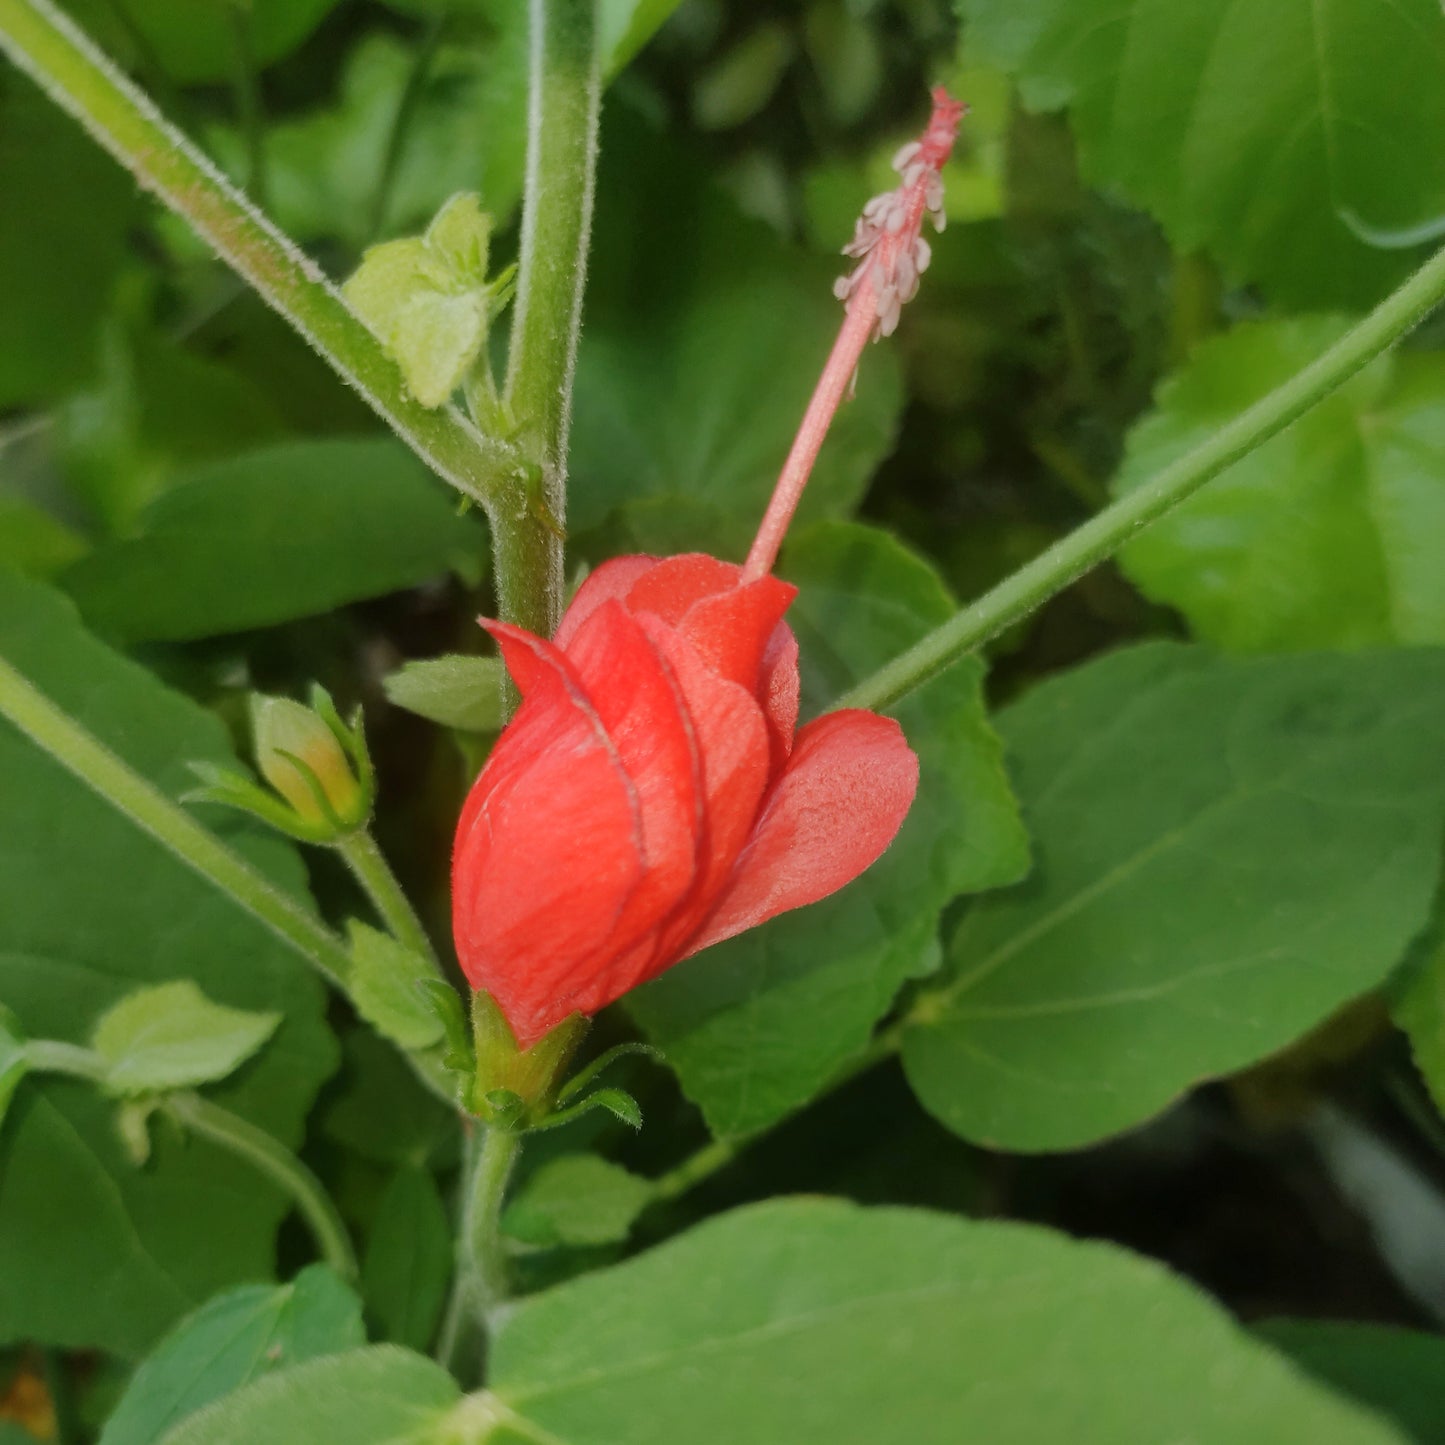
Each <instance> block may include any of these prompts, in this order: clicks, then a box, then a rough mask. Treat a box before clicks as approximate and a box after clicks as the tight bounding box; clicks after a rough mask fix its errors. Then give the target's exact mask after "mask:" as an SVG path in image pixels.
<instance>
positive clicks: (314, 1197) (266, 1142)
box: [161, 1094, 357, 1280]
mask: <svg viewBox="0 0 1445 1445" xmlns="http://www.w3.org/2000/svg"><path fill="white" fill-rule="evenodd" d="M161 1108H162V1109H163V1110H164V1111H165V1112H166V1113H167V1114H169V1115H170V1116H171V1117H172V1118H173V1119H175V1120H176V1121H177V1122H178V1123H179V1124H181V1125H182V1126H183V1127H184V1128H186V1129H188V1130H189V1131H190V1132H191V1133H193V1134H198V1135H200V1136H201V1138H203V1139H209V1140H210V1141H211V1143H213V1144H217V1145H219V1146H220V1147H221V1148H222V1149H224V1150H226V1151H227V1152H228V1153H230V1154H234V1155H236V1156H237V1158H240V1159H244V1160H245V1161H246V1162H247V1163H248V1164H250V1165H252V1166H253V1167H255V1168H256V1169H258V1170H259V1171H260V1172H261V1173H262V1174H264V1175H266V1177H267V1178H268V1179H270V1180H271V1181H272V1182H273V1183H275V1184H277V1185H279V1186H280V1188H281V1189H282V1190H283V1191H284V1192H285V1194H286V1196H287V1198H289V1199H290V1200H291V1201H292V1203H293V1204H295V1206H296V1209H297V1211H298V1212H299V1213H300V1215H301V1217H302V1218H303V1219H304V1220H305V1221H306V1224H307V1227H308V1228H309V1229H310V1230H311V1233H312V1235H313V1237H314V1238H315V1240H316V1245H317V1248H318V1249H319V1250H320V1251H321V1257H322V1258H323V1259H324V1260H325V1261H326V1262H327V1264H329V1265H330V1266H331V1267H332V1269H334V1270H335V1271H336V1272H337V1274H339V1275H340V1276H341V1277H342V1278H343V1279H346V1280H355V1279H356V1277H357V1268H356V1255H355V1252H354V1251H353V1250H352V1247H351V1237H350V1236H349V1235H348V1234H347V1232H346V1225H345V1224H343V1223H342V1220H341V1216H340V1215H339V1214H338V1213H337V1212H336V1206H335V1205H334V1204H333V1203H332V1202H331V1198H330V1196H329V1195H328V1194H327V1192H326V1190H325V1189H324V1188H323V1187H322V1185H321V1181H320V1180H319V1179H317V1177H316V1176H315V1175H314V1174H313V1173H312V1172H311V1171H310V1170H309V1169H308V1168H307V1167H306V1166H305V1165H304V1164H303V1163H302V1162H301V1161H300V1160H299V1159H298V1158H297V1157H296V1156H295V1155H294V1154H293V1153H292V1152H291V1151H290V1150H289V1149H287V1148H285V1147H284V1146H283V1145H281V1144H279V1143H277V1141H276V1140H275V1139H273V1138H272V1137H271V1135H269V1134H268V1133H267V1132H266V1131H265V1130H264V1129H258V1128H257V1127H256V1126H255V1125H254V1124H252V1123H250V1122H248V1121H247V1120H245V1119H243V1118H241V1116H240V1115H239V1114H233V1113H231V1111H230V1110H229V1109H223V1108H221V1107H220V1105H218V1104H213V1103H211V1102H210V1100H209V1099H203V1098H201V1096H200V1095H199V1094H171V1095H168V1096H167V1098H166V1099H165V1101H164V1102H163V1103H162V1105H161Z"/></svg>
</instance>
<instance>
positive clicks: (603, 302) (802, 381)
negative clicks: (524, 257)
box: [568, 111, 902, 556]
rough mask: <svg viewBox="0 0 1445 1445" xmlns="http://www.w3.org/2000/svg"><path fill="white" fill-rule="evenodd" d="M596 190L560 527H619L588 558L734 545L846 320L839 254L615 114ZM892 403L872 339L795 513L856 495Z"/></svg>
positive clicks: (892, 413) (753, 516)
mask: <svg viewBox="0 0 1445 1445" xmlns="http://www.w3.org/2000/svg"><path fill="white" fill-rule="evenodd" d="M598 195H599V198H600V200H599V206H598V220H597V234H596V241H595V246H594V255H593V261H592V265H591V268H590V276H589V290H588V297H589V300H588V312H587V326H586V329H585V330H584V332H583V336H582V343H581V347H580V349H579V352H578V364H577V365H578V370H577V390H576V410H575V418H574V426H573V437H572V462H571V472H572V476H573V479H574V480H573V487H572V495H571V498H570V502H569V506H570V511H569V514H568V525H569V527H571V528H572V530H573V531H574V532H578V533H582V532H589V531H592V530H593V529H596V528H599V527H601V526H602V525H603V524H604V523H605V522H608V521H609V519H610V521H611V523H612V526H613V529H614V530H615V531H616V533H617V535H616V536H613V535H612V534H611V533H609V534H608V535H607V538H606V541H607V545H606V546H605V547H604V546H602V545H600V544H599V545H597V546H595V547H594V548H593V549H592V551H593V555H597V556H602V555H609V554H610V553H612V552H615V551H619V550H623V549H624V548H625V547H629V546H630V547H632V549H633V550H638V549H640V550H643V551H655V552H670V551H681V550H686V549H688V548H689V547H692V548H698V547H701V548H702V549H703V550H705V551H708V552H712V553H715V554H716V555H719V556H741V555H742V554H743V553H744V552H746V550H747V546H748V543H749V541H750V540H751V538H752V535H753V533H754V531H755V530H756V528H757V524H758V520H759V518H760V517H761V516H762V514H763V508H764V507H765V505H766V504H767V499H768V497H769V495H770V493H771V490H772V486H773V483H774V481H775V480H776V478H777V475H778V472H779V470H780V469H781V467H782V464H783V461H784V460H785V458H786V457H787V454H788V449H789V447H790V445H791V443H792V439H793V435H794V433H795V432H796V430H797V427H798V423H799V422H800V421H801V420H802V416H803V411H804V408H805V407H806V405H807V402H808V398H809V396H810V395H811V394H812V390H813V386H814V384H815V383H816V380H817V377H818V374H819V372H820V371H821V370H822V367H823V363H824V362H825V361H826V360H827V357H828V352H829V349H830V348H831V346H832V343H833V339H834V337H835V335H836V334H837V331H838V328H839V326H840V325H841V323H842V320H843V310H842V307H841V306H840V305H839V303H838V302H837V301H836V300H835V299H834V297H833V291H832V283H833V280H834V278H835V277H836V276H837V275H839V274H840V273H841V271H842V270H843V263H842V261H841V259H840V260H839V261H837V262H836V263H834V262H831V261H819V260H817V259H815V258H811V257H807V256H804V255H803V254H801V253H799V252H797V251H795V250H793V249H792V248H790V247H789V246H787V245H786V244H785V243H784V242H783V241H782V240H780V239H779V237H778V236H777V235H776V234H775V233H774V232H773V231H771V230H770V229H768V228H767V227H766V226H764V225H763V224H762V223H761V222H758V221H753V220H749V219H746V218H745V217H744V216H743V215H742V214H741V213H740V212H739V211H738V210H737V209H736V207H735V206H734V205H733V203H732V201H731V200H730V199H728V198H727V197H726V196H724V195H723V194H722V193H721V192H720V191H717V190H715V189H713V188H712V187H711V186H710V184H709V183H708V180H707V178H706V172H705V169H704V168H703V167H702V166H700V165H699V164H698V163H697V162H696V160H695V159H693V158H692V157H690V156H688V155H687V154H686V153H682V152H678V151H675V150H674V149H672V148H670V147H669V146H668V145H667V144H666V143H665V142H664V140H663V138H662V137H660V136H659V135H656V134H654V133H652V132H651V131H649V130H647V129H646V128H645V127H644V126H643V125H642V123H641V122H640V121H638V120H636V119H635V118H633V117H629V116H628V115H627V114H626V113H625V112H620V111H619V112H618V114H617V115H616V116H615V117H614V123H613V127H612V129H611V130H610V131H609V132H608V134H606V135H605V136H604V138H603V147H602V175H601V179H600V181H599V186H598ZM866 199H867V197H866V196H864V195H860V196H859V197H858V204H859V206H860V207H861V205H862V203H863V202H864V201H865V200H866ZM841 239H842V238H840V244H841ZM901 404H902V387H901V383H900V375H899V367H898V360H897V357H896V355H895V353H894V350H893V349H892V348H889V347H886V346H880V347H875V348H871V349H870V350H869V352H868V354H867V355H866V356H865V358H864V360H863V364H862V368H861V371H860V374H859V378H858V394H857V396H856V397H855V398H854V400H852V401H850V402H849V403H848V404H847V405H846V406H845V407H843V409H842V410H841V411H840V412H839V414H838V419H837V421H836V422H835V423H834V425H833V428H832V431H831V432H830V434H829V437H828V440H827V441H826V442H825V443H824V446H823V450H822V454H821V456H820V457H819V461H818V466H817V468H816V469H815V471H814V473H813V476H812V480H811V481H810V482H809V484H808V490H807V492H806V493H805V494H804V497H803V502H802V508H801V512H800V516H801V519H802V521H803V523H804V524H806V523H807V522H808V521H810V520H817V519H818V518H821V517H824V516H829V515H835V514H839V513H843V512H846V511H848V510H850V509H851V508H852V507H853V505H854V504H855V503H856V502H857V501H858V500H859V498H860V497H861V496H862V493H863V489H864V487H865V486H866V485H867V482H868V480H869V478H870V477H871V475H872V473H873V471H874V469H875V468H876V467H877V466H878V464H879V462H881V461H882V460H883V458H884V457H885V456H887V454H888V452H889V451H890V450H891V449H892V446H893V437H894V431H895V428H896V426H897V422H898V417H899V412H900V408H901Z"/></svg>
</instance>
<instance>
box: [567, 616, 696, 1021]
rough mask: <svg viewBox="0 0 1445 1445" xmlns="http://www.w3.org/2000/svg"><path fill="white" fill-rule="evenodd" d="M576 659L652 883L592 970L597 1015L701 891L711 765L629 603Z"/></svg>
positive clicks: (587, 627)
mask: <svg viewBox="0 0 1445 1445" xmlns="http://www.w3.org/2000/svg"><path fill="white" fill-rule="evenodd" d="M567 660H568V662H569V663H570V664H571V665H572V667H573V669H574V670H575V672H576V674H577V677H578V680H579V681H580V682H581V684H582V686H583V688H584V689H585V690H586V692H587V695H588V697H589V698H590V699H591V701H592V705H593V707H594V709H595V710H596V712H597V716H598V718H599V719H600V721H601V723H602V726H603V728H604V729H605V730H606V732H607V735H608V737H610V738H611V740H612V743H613V746H614V747H615V748H616V750H617V756H618V758H619V760H620V762H621V764H622V768H623V770H624V772H626V774H627V776H628V777H629V779H630V780H631V782H632V785H633V789H634V791H635V793H636V796H637V801H638V808H639V812H640V817H641V826H642V856H643V868H644V873H643V877H642V881H641V882H640V883H639V885H638V887H637V889H636V891H635V892H634V893H633V895H632V897H631V898H630V899H629V900H628V902H627V906H626V907H625V908H624V909H623V911H622V914H621V916H620V918H619V919H618V922H617V926H616V928H615V929H614V930H613V933H612V935H611V936H610V937H609V939H608V940H607V942H606V943H605V944H604V945H603V948H602V951H601V953H600V954H599V956H598V957H597V958H596V959H595V960H593V961H592V963H591V969H590V971H591V972H593V974H594V977H593V978H592V979H590V980H589V982H588V983H587V984H586V986H585V995H586V998H587V1000H588V1004H587V1005H583V1004H580V1003H579V1007H582V1011H583V1012H584V1013H591V1012H595V1011H596V1009H597V1008H601V1007H602V1006H603V1005H604V1004H606V1003H610V1002H611V1001H612V999H614V998H617V997H620V996H621V995H622V994H623V993H626V992H627V991H628V989H630V988H632V987H633V986H634V985H635V983H636V979H635V977H632V976H631V973H630V971H629V965H628V962H627V958H626V957H625V955H626V954H627V952H628V951H629V950H631V949H632V947H633V945H634V944H636V943H637V942H638V941H639V940H640V939H641V938H642V937H643V935H644V934H646V933H648V932H649V931H650V930H652V929H653V928H655V927H656V926H657V924H658V923H659V922H660V921H661V920H662V919H663V917H664V916H665V915H666V914H667V913H669V912H670V911H671V910H672V909H673V908H675V907H676V906H677V904H678V903H680V902H681V901H682V899H683V898H684V897H685V896H686V895H687V894H688V893H689V892H690V891H691V889H692V886H693V881H694V877H695V875H696V873H697V867H698V855H699V849H700V847H701V842H702V836H703V828H704V783H703V761H702V757H701V754H700V751H699V747H698V742H697V739H696V736H695V735H694V732H693V726H692V719H691V715H690V713H689V712H688V710H687V706H686V702H685V700H684V697H683V693H682V689H681V687H680V686H679V684H678V682H677V680H676V678H675V677H674V676H673V673H672V668H671V667H670V666H669V665H668V663H667V662H666V661H665V660H664V659H663V657H662V655H661V654H660V653H659V652H658V650H657V648H656V647H655V646H654V645H653V643H652V641H651V639H650V638H649V637H648V635H647V633H646V632H645V631H644V630H643V628H642V626H641V624H640V623H639V622H638V620H637V619H636V618H634V617H633V616H632V615H631V614H630V613H628V612H627V611H626V610H625V609H624V608H623V607H622V606H621V604H620V603H618V602H616V601H608V602H605V603H603V605H602V606H601V607H599V608H598V609H597V610H596V611H595V612H593V613H592V615H591V616H590V617H589V618H588V619H587V620H586V622H584V623H583V625H582V627H581V628H580V629H579V630H578V632H577V634H576V636H575V638H574V639H573V642H572V644H571V646H570V647H569V648H568V649H567ZM579 972H583V973H586V972H589V967H588V966H587V965H583V966H582V968H581V969H580V970H579ZM603 994H606V995H608V996H607V997H602V995H603ZM580 997H581V995H579V998H580ZM599 1000H600V1001H599Z"/></svg>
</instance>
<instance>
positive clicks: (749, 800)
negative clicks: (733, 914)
mask: <svg viewBox="0 0 1445 1445" xmlns="http://www.w3.org/2000/svg"><path fill="white" fill-rule="evenodd" d="M638 620H639V622H640V623H641V624H642V626H643V628H644V630H645V631H646V632H647V635H648V636H649V638H651V640H652V642H653V644H654V646H656V648H657V650H658V652H659V653H660V654H661V655H662V657H663V658H664V659H665V660H666V661H667V663H668V665H669V666H670V667H671V669H672V675H673V677H674V678H675V679H676V681H677V685H678V688H679V690H680V691H681V693H682V696H683V701H684V703H685V705H686V708H687V712H688V717H689V719H690V721H691V724H692V731H693V736H694V737H695V738H696V741H697V750H698V754H699V756H700V758H701V759H702V770H703V819H704V831H703V837H702V846H701V850H700V854H699V858H698V868H697V877H696V880H695V882H694V885H693V888H692V890H691V892H690V893H689V895H688V897H687V898H686V899H684V900H683V902H682V903H681V904H679V906H678V908H677V909H676V910H675V912H674V914H673V915H672V917H670V918H669V919H668V920H666V922H665V923H664V925H663V926H662V929H661V932H660V933H659V936H658V940H657V947H656V950H655V954H654V956H653V957H652V959H651V961H650V962H649V963H648V965H647V969H646V972H645V974H644V975H643V976H644V977H651V976H652V975H653V974H656V973H660V972H661V971H662V970H663V969H664V968H666V967H668V966H669V965H670V964H672V963H675V962H676V961H677V959H678V958H680V957H681V956H682V950H683V949H684V947H685V945H686V943H687V940H688V939H689V938H690V937H691V935H692V933H693V931H694V930H695V929H696V927H697V925H698V923H699V922H700V921H701V920H702V919H703V918H704V917H706V916H707V914H708V912H709V911H710V910H711V908H712V904H713V900H714V898H715V897H716V895H717V892H718V890H719V889H720V888H721V887H722V886H723V885H724V883H725V882H726V880H727V878H728V876H729V874H730V873H731V872H732V867H733V864H734V862H735V861H736V859H737V856H738V853H739V852H740V851H741V850H742V847H743V845H744V844H745V843H746V842H747V840H748V837H749V836H750V834H751V833H752V829H753V823H754V821H755V820H756V818H757V814H758V808H759V806H760V805H761V803H762V799H763V793H764V791H765V790H766V788H767V785H768V777H769V773H770V767H771V757H770V749H769V744H768V728H767V724H766V722H765V721H764V719H763V711H762V709H761V708H760V707H759V706H758V702H757V699H756V698H755V697H754V696H753V695H752V693H750V692H749V691H748V690H747V689H746V688H743V687H740V686H738V684H737V683H735V682H730V681H729V680H728V679H727V678H725V677H719V676H718V674H717V673H715V672H714V671H713V670H712V668H711V667H709V666H708V664H707V663H706V662H705V661H704V659H703V658H702V657H701V655H700V654H699V653H698V651H697V649H696V648H695V647H693V646H692V644H691V643H690V642H688V640H687V639H686V638H685V637H683V636H681V635H680V634H679V633H678V632H677V631H676V630H675V629H674V628H671V627H668V626H667V625H666V624H664V623H662V622H660V621H658V620H657V619H656V618H655V617H652V616H649V615H647V614H645V613H644V614H643V615H642V616H641V617H640V618H639V619H638Z"/></svg>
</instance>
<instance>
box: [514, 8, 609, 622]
mask: <svg viewBox="0 0 1445 1445" xmlns="http://www.w3.org/2000/svg"><path fill="white" fill-rule="evenodd" d="M595 12H596V3H595V0H530V14H531V64H530V77H529V85H530V102H529V109H528V121H527V184H526V194H525V199H524V201H523V205H522V242H521V257H520V264H519V269H518V274H517V299H516V309H515V312H514V314H513V321H512V344H511V354H510V356H509V358H508V364H507V381H506V389H505V396H504V401H505V406H506V408H507V410H508V411H509V413H510V414H511V415H512V416H514V417H515V418H516V419H517V423H518V426H519V427H520V434H521V438H522V445H523V449H524V450H525V452H526V454H527V458H528V461H529V462H530V463H531V468H532V470H531V472H530V474H529V476H528V479H527V482H526V485H525V487H524V488H523V489H522V492H521V494H520V495H516V496H515V497H514V499H513V500H514V505H513V506H511V507H509V508H506V509H502V508H498V509H497V512H496V514H495V515H494V516H493V518H492V525H493V531H494V543H493V545H494V547H495V552H496V573H497V592H498V605H499V608H500V610H501V615H502V617H503V619H504V620H505V621H508V622H514V623H516V624H517V625H518V626H521V627H525V628H527V629H528V630H529V631H531V632H535V633H537V634H538V635H539V636H543V637H550V636H551V634H552V633H553V632H554V631H555V630H556V627H557V622H558V620H559V619H560V618H561V615H562V602H563V579H562V542H563V532H562V529H563V527H564V525H565V523H566V518H567V431H568V424H569V421H570V418H571V410H572V376H573V372H574V370H575V367H576V361H577V339H578V336H579V334H580V332H581V327H582V292H583V286H584V283H585V281H586V276H587V247H588V241H589V239H590V236H591V230H592V193H593V182H594V177H595V174H596V168H597V114H598V105H599V96H600V94H601V82H600V78H599V74H598V59H597V36H596V13H595Z"/></svg>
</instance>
